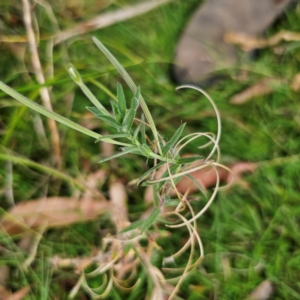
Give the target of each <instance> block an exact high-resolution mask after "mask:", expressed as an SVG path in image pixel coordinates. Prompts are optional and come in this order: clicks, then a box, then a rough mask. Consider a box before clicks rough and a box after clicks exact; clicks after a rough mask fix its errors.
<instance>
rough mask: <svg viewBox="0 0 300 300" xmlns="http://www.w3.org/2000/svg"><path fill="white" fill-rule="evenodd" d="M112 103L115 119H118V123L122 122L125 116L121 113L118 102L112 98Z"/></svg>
mask: <svg viewBox="0 0 300 300" xmlns="http://www.w3.org/2000/svg"><path fill="white" fill-rule="evenodd" d="M110 104H111V108H112V110H113V113H114V116H115V119H116V121H117V123H118V124H121V122H122V119H123V118H122V116H121V114H120V110H119V107H118V104H117V103H116V102H114V101H112V100H111V101H110Z"/></svg>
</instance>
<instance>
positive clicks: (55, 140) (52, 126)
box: [22, 0, 61, 166]
mask: <svg viewBox="0 0 300 300" xmlns="http://www.w3.org/2000/svg"><path fill="white" fill-rule="evenodd" d="M22 2H23V11H24V16H23V18H24V25H25V28H26V33H27V40H28V45H29V49H30V52H31V62H32V66H33V70H34V73H35V76H36V80H37V81H38V83H39V84H44V83H45V77H44V74H43V70H42V66H41V62H40V58H39V54H38V51H37V44H36V39H35V35H34V31H33V29H32V18H31V11H30V4H29V1H28V0H22ZM40 95H41V98H42V102H43V105H44V106H45V107H46V108H47V109H48V110H50V111H53V109H52V104H51V98H50V93H49V91H48V89H47V87H42V88H41V89H40ZM48 126H49V130H50V132H51V141H52V147H53V150H54V158H55V162H56V163H57V164H58V166H60V165H61V155H60V138H59V134H58V130H57V126H56V123H55V121H54V120H52V119H48Z"/></svg>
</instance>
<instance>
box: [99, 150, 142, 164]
mask: <svg viewBox="0 0 300 300" xmlns="http://www.w3.org/2000/svg"><path fill="white" fill-rule="evenodd" d="M136 149H138V147H136V146H133V147H124V148H123V151H121V152H118V153H115V154H113V155H111V156H109V157H105V158H103V159H101V160H99V161H98V163H103V162H105V161H108V160H111V159H113V158H117V157H120V156H123V155H125V154H127V153H134V151H135V150H136Z"/></svg>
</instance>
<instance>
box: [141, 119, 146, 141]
mask: <svg viewBox="0 0 300 300" xmlns="http://www.w3.org/2000/svg"><path fill="white" fill-rule="evenodd" d="M141 121H142V122H141V124H142V139H141V141H142V144H146V126H145V116H144V114H142V117H141Z"/></svg>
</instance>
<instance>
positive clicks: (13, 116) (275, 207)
mask: <svg viewBox="0 0 300 300" xmlns="http://www.w3.org/2000/svg"><path fill="white" fill-rule="evenodd" d="M90 2H91V3H90V4H89V5H90V6H92V5H93V1H90ZM132 2H133V1H117V4H118V5H122V4H124V3H132ZM197 2H198V1H188V3H186V2H184V1H177V2H174V3H172V4H169V5H166V6H164V7H161V8H159V9H157V10H155V11H153V12H150V13H148V14H146V15H143V16H141V17H138V18H135V19H133V20H129V21H126V22H124V23H120V24H116V25H114V26H111V27H109V28H105V29H102V30H99V31H96V32H94V33H91V34H87V35H85V36H84V39H78V40H76V41H75V42H74V43H72V44H70V46H69V47H68V55H69V58H70V61H71V62H72V63H73V64H74V65H75V67H76V68H77V69H78V71H79V72H80V74H81V75H82V77H83V78H84V79H85V80H87V79H89V78H91V79H93V80H94V81H97V82H99V83H101V84H103V86H104V87H106V88H107V89H108V90H109V91H110V92H111V93H112V94H114V95H115V91H116V82H117V81H119V82H121V83H122V84H123V86H125V84H124V82H123V81H122V79H121V77H120V75H118V73H117V72H116V71H115V70H114V69H113V67H112V66H111V65H110V63H109V62H108V61H107V60H106V59H105V57H104V56H103V55H102V54H101V53H100V52H99V51H98V49H97V48H96V47H95V46H94V44H93V42H92V40H91V36H92V35H95V36H96V37H97V38H99V39H100V40H101V41H102V42H103V43H104V44H105V45H106V46H107V47H109V49H110V50H111V51H112V53H113V54H114V55H115V56H116V57H117V58H118V60H119V61H120V62H121V64H122V65H123V66H124V67H126V70H127V71H128V72H129V73H130V75H131V76H132V78H133V80H134V81H135V83H136V84H137V85H138V86H139V85H140V86H141V87H142V92H143V96H144V97H145V99H146V102H147V104H148V106H149V108H150V111H151V113H152V116H153V119H154V121H155V124H156V126H157V129H158V130H159V132H160V133H162V134H163V136H164V137H165V138H166V139H169V138H171V137H172V135H173V134H174V132H175V130H176V129H177V128H178V127H179V126H180V125H181V124H182V123H185V122H187V124H186V128H185V132H186V133H193V132H198V131H201V132H206V131H213V132H216V120H215V118H214V117H212V116H211V113H212V108H211V106H210V104H209V103H208V102H206V101H205V100H204V97H199V94H197V93H195V92H193V91H187V90H184V91H178V92H175V86H174V84H173V83H171V82H170V79H169V76H168V69H169V65H168V63H169V62H170V61H171V60H172V53H173V51H174V49H175V45H176V40H177V38H178V36H179V34H180V32H181V31H182V26H183V24H185V22H186V21H187V18H188V15H189V13H190V12H191V11H192V10H193V8H194V7H195V5H196V4H197ZM117 4H116V5H114V8H117ZM5 9H6V10H5V11H6V13H7V15H11V16H19V17H20V16H21V17H22V12H21V11H18V10H17V8H16V10H17V11H12V10H9V8H7V7H6V8H5ZM110 9H113V7H112V8H110ZM38 10H39V14H38V16H37V17H38V19H37V20H38V23H39V25H40V29H41V33H45V34H46V33H48V32H49V30H50V28H51V26H52V25H51V23H50V21H49V20H48V19H47V18H46V17H45V13H43V11H42V9H41V7H39V8H38ZM84 11H86V12H87V13H89V14H90V15H85V16H83V17H84V19H88V18H89V17H92V16H95V12H93V11H92V10H91V9H90V7H88V5H86V7H85V8H84ZM56 12H57V11H56ZM46 15H47V14H46ZM57 18H58V21H59V23H60V25H61V27H62V28H65V27H66V26H71V25H72V23H73V21H72V19H68V18H63V16H62V15H61V14H57ZM7 22H8V21H7ZM17 24H19V23H17ZM15 26H16V31H15V32H17V33H18V34H22V32H23V33H24V31H22V26H21V25H20V24H19V25H15ZM7 28H9V26H7ZM281 29H285V30H292V31H298V32H300V23H299V11H298V12H297V11H296V10H290V11H288V12H287V13H286V14H284V15H283V16H282V17H281V18H280V19H279V20H278V21H277V22H276V24H275V25H274V27H272V28H271V29H270V30H269V31H268V32H267V35H271V34H273V33H275V32H277V31H279V30H281ZM7 30H8V29H7ZM7 34H12V33H11V32H9V31H8V32H7ZM285 45H286V46H287V48H286V50H285V52H284V54H282V55H277V54H274V52H272V51H271V50H269V49H265V50H261V51H260V53H259V57H258V59H257V60H255V61H250V62H249V63H248V68H249V70H250V71H249V79H248V80H247V82H239V81H236V80H234V79H232V78H228V79H225V80H224V81H222V82H220V83H218V84H217V85H215V86H213V87H211V88H209V89H208V90H207V92H208V93H209V94H210V95H211V96H212V97H213V99H214V100H215V102H216V105H217V106H218V109H219V111H220V113H221V116H222V136H221V141H220V148H221V152H222V157H223V159H224V161H250V162H261V161H272V160H274V159H276V158H278V157H283V158H286V160H285V161H284V162H283V163H281V164H277V165H272V164H271V163H269V164H265V165H264V167H262V168H260V169H258V170H257V171H255V172H254V173H253V174H250V175H246V176H244V179H245V180H246V181H247V182H248V183H249V185H250V187H249V189H244V188H242V187H240V186H233V187H231V188H230V190H228V191H220V192H219V194H218V197H217V199H216V200H215V202H214V203H213V204H212V205H211V206H210V208H209V210H208V211H207V212H206V213H205V214H204V215H203V216H202V217H201V218H200V219H199V222H198V226H199V231H200V235H201V239H202V241H203V244H204V250H205V253H206V257H205V258H204V261H203V263H202V264H200V265H199V267H198V268H197V269H196V270H194V271H193V272H192V273H191V274H190V275H189V276H188V277H187V279H186V280H185V281H184V283H183V285H182V287H181V288H180V292H179V296H180V297H181V298H182V299H209V298H213V295H217V297H218V299H224V300H225V299H226V300H227V299H229V300H233V299H243V298H245V297H246V296H247V294H249V292H251V291H252V290H253V289H254V288H255V287H256V286H257V285H258V284H259V283H260V282H262V281H263V280H265V279H269V280H270V281H271V282H272V283H273V284H274V294H273V296H272V299H300V285H299V283H298V281H299V280H298V279H299V272H300V251H299V248H300V245H299V244H300V234H299V232H300V231H299V227H300V218H299V215H300V206H299V188H300V187H299V182H300V167H299V158H298V159H291V160H289V157H291V156H293V155H297V154H298V153H299V149H300V139H299V134H300V132H299V131H300V130H299V128H300V127H299V120H300V119H299V111H300V109H299V108H300V101H299V96H300V94H299V93H296V92H293V91H292V90H291V89H290V87H289V86H288V85H287V84H286V85H283V86H281V87H280V88H277V89H276V90H275V91H274V92H273V93H272V94H270V95H266V96H261V97H256V98H255V99H253V100H251V101H249V102H248V103H245V104H243V105H242V106H234V105H232V104H230V103H229V99H230V97H231V96H232V95H234V94H235V93H237V92H239V91H241V90H243V89H244V88H245V87H248V86H250V85H251V84H252V83H254V82H255V81H258V80H260V79H262V78H264V77H265V76H274V77H279V78H284V79H288V80H289V81H290V80H291V78H292V77H293V75H294V74H296V73H297V72H299V69H300V44H299V42H298V43H297V42H291V43H289V44H285ZM44 49H45V42H41V46H40V51H41V59H42V60H43V61H44V59H45V56H44V54H43V53H44V52H43V50H44ZM1 50H2V51H1V56H0V65H1V71H0V79H1V80H2V81H4V82H6V83H7V84H9V85H10V86H12V87H13V88H15V89H16V90H18V91H19V92H20V93H22V94H24V95H26V96H27V97H29V98H30V99H33V100H35V101H37V102H38V103H40V102H39V101H40V99H39V94H38V88H39V86H38V85H37V84H36V82H35V80H34V79H33V77H28V76H25V75H24V73H22V72H21V71H20V70H22V69H21V67H20V62H18V60H17V59H16V58H15V56H14V54H13V53H12V51H11V48H9V47H8V46H7V45H6V44H5V45H1ZM61 51H62V50H61V48H59V47H56V48H55V50H54V67H55V72H54V79H53V80H51V82H49V85H52V84H53V89H52V91H53V93H54V95H55V101H54V102H53V107H54V110H55V111H56V112H58V113H60V114H61V115H64V116H69V117H70V118H71V119H72V120H74V121H76V122H80V121H81V118H82V116H83V115H84V114H85V113H86V110H85V107H86V106H88V105H90V103H89V101H88V99H86V97H85V96H84V95H83V93H82V92H81V91H80V89H79V88H78V87H77V86H75V85H74V84H73V82H72V79H71V78H69V76H68V73H67V69H66V67H67V63H66V62H65V61H64V60H63V59H62V56H61V53H62V52H61ZM25 63H26V65H27V66H28V65H29V64H30V62H29V55H28V53H27V54H26V55H25ZM225 72H226V73H228V74H232V73H234V70H227V71H225ZM31 75H32V74H31ZM86 83H87V85H88V87H89V88H90V89H91V90H92V91H93V92H94V93H95V94H96V95H97V97H98V99H99V100H100V101H101V103H103V105H105V107H106V108H107V109H109V108H110V102H109V99H111V97H110V96H108V95H107V92H105V91H103V90H101V89H99V87H97V86H95V85H94V84H93V83H92V82H87V81H86ZM73 92H74V94H73ZM125 94H126V96H127V98H128V99H131V97H132V93H131V91H130V90H129V88H128V89H125ZM72 96H74V98H72ZM0 105H1V107H0V138H1V145H2V146H3V147H1V150H0V151H1V153H0V154H1V155H10V154H11V152H9V153H8V152H7V151H6V149H9V150H10V151H13V153H15V154H16V155H17V156H22V157H23V158H26V159H28V160H31V161H34V162H35V163H37V164H41V165H43V166H51V154H52V153H51V151H52V150H51V147H50V146H49V141H50V138H49V132H48V129H47V125H46V122H45V118H44V117H41V118H42V120H43V123H44V126H45V138H44V137H43V136H41V135H38V133H37V131H36V129H35V127H34V123H33V120H34V116H36V114H35V113H34V112H32V111H31V110H29V109H27V108H25V107H23V106H20V105H19V104H18V103H17V102H16V101H14V100H12V99H11V98H9V97H8V96H6V95H5V94H3V93H1V100H0ZM58 128H59V132H60V136H61V138H62V140H61V143H62V145H61V149H62V157H63V164H62V165H63V168H62V172H63V173H64V174H65V175H66V176H69V177H72V178H78V177H79V176H82V175H83V176H87V175H88V174H90V173H91V172H93V171H94V170H97V169H99V168H105V169H106V170H108V173H109V174H113V175H114V176H116V177H118V178H121V179H122V181H123V182H124V183H128V182H129V181H131V180H132V179H135V178H137V177H139V176H140V175H141V174H143V172H145V170H146V163H145V159H144V158H143V157H140V156H134V157H133V156H128V157H125V158H121V159H119V160H117V162H116V166H114V165H110V164H109V163H105V164H103V165H98V164H96V163H95V162H96V161H98V160H99V159H100V154H101V152H100V151H101V150H100V146H99V144H95V143H94V140H93V139H92V138H90V137H87V136H85V135H83V134H81V133H79V132H75V131H73V130H71V129H67V128H66V127H64V126H63V125H58ZM95 131H96V132H97V133H99V134H104V131H108V132H109V134H113V133H115V132H113V131H111V132H110V128H109V127H108V126H103V122H101V121H100V120H99V123H98V126H97V128H96V129H95ZM47 141H48V142H47ZM188 150H189V151H191V152H192V151H194V149H193V145H191V146H190V148H189V149H188ZM10 164H11V165H10ZM10 168H12V170H13V172H12V173H11V171H9V170H10ZM9 175H12V176H13V181H12V190H13V194H14V200H15V202H16V203H20V202H22V201H26V200H29V199H35V198H38V197H43V196H45V195H49V196H55V195H60V196H70V195H72V194H73V193H74V190H76V188H75V187H74V185H73V184H72V183H70V181H68V180H65V179H64V178H62V177H60V176H56V175H55V174H54V173H52V172H51V170H48V169H46V170H44V169H42V168H38V167H37V168H36V167H34V166H33V165H32V164H31V165H30V164H29V165H26V163H22V164H19V163H17V161H11V162H9V161H7V160H0V205H1V207H2V208H4V209H8V208H9V207H10V202H9V200H8V199H9V198H8V197H7V193H5V190H6V188H7V180H8V176H9ZM107 186H108V182H105V183H104V185H103V187H102V189H103V193H104V194H105V195H107ZM127 190H128V195H129V200H128V209H129V217H130V218H131V220H132V221H134V220H136V219H138V218H139V216H140V213H141V211H142V210H144V209H145V204H144V203H143V198H142V197H143V193H144V188H143V187H135V186H133V187H127ZM201 207H202V203H200V204H199V207H198V209H201ZM107 223H109V220H108V217H107V219H105V218H103V219H102V218H99V219H97V220H96V221H94V222H88V223H85V224H76V225H73V226H68V227H64V228H60V229H50V230H48V231H47V232H46V233H45V234H44V237H43V239H42V240H41V242H40V245H39V248H38V252H37V256H36V259H35V261H34V263H33V264H32V265H31V267H30V268H29V269H28V271H27V272H26V273H25V272H24V271H22V269H21V268H20V266H21V264H22V262H23V261H24V259H25V258H26V257H27V253H26V252H24V251H23V250H21V248H20V247H19V246H18V242H19V241H20V239H21V237H20V236H13V237H9V236H7V235H5V234H3V233H1V236H0V244H1V246H2V247H3V249H2V250H1V251H3V252H1V260H0V264H1V265H8V266H10V268H11V272H10V273H11V274H10V280H9V284H8V288H9V289H12V290H13V291H16V290H18V289H20V288H22V287H24V286H28V285H30V287H31V291H30V293H29V294H28V296H27V297H26V298H25V299H67V296H68V293H69V292H70V290H71V289H72V287H73V286H74V285H75V284H76V281H77V280H78V275H76V274H75V273H74V270H73V269H72V268H69V269H60V268H58V269H56V270H53V269H52V268H51V266H50V264H49V258H50V257H52V256H54V255H60V256H62V257H78V256H85V255H89V254H90V253H91V252H92V251H93V249H94V248H95V247H99V246H100V245H101V242H102V238H103V237H104V233H105V230H106V229H107ZM108 227H109V228H108V230H110V231H111V232H113V228H112V225H111V223H109V226H108ZM170 232H173V235H172V236H171V237H170V238H168V239H166V238H162V237H160V238H158V239H157V243H158V245H160V246H161V247H162V249H164V251H158V252H157V256H156V257H154V258H153V263H154V264H155V265H157V266H158V267H160V265H161V261H162V258H163V257H164V256H167V255H170V254H172V253H174V252H176V251H177V250H178V245H179V244H183V243H184V242H185V239H186V230H183V231H180V232H179V234H177V232H176V230H171V231H170ZM4 250H5V251H4ZM184 258H185V259H187V256H184ZM226 260H227V261H229V264H230V266H232V267H234V268H235V269H231V272H230V275H227V277H226V276H225V274H224V269H223V268H224V266H225V264H226ZM184 262H185V261H184V260H183V261H180V260H179V261H178V264H179V265H180V264H182V265H183V264H184ZM258 263H260V265H259V268H258V269H256V268H255V266H256V265H257V264H258ZM139 272H140V273H139V276H140V277H141V284H140V286H139V287H137V288H136V289H135V290H134V292H132V294H131V295H130V296H129V295H128V294H123V293H122V292H120V291H119V290H118V289H116V288H115V289H114V290H113V291H112V292H111V295H110V296H109V297H108V298H107V299H119V298H121V299H144V298H145V293H146V291H147V287H148V288H149V282H148V274H146V273H145V270H144V269H143V268H140V269H139ZM89 283H90V284H91V285H94V284H97V282H93V281H91V282H89ZM193 286H197V287H198V289H196V288H193ZM77 297H78V298H76V299H87V298H86V296H84V292H83V290H80V292H79V293H78V295H77ZM130 297H131V298H130Z"/></svg>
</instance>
